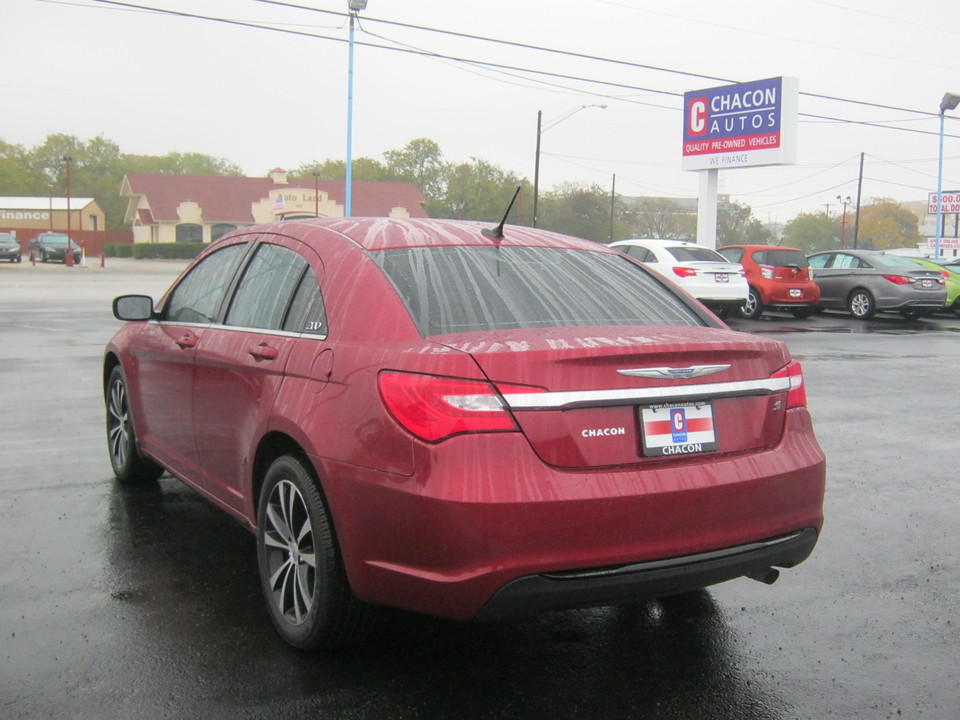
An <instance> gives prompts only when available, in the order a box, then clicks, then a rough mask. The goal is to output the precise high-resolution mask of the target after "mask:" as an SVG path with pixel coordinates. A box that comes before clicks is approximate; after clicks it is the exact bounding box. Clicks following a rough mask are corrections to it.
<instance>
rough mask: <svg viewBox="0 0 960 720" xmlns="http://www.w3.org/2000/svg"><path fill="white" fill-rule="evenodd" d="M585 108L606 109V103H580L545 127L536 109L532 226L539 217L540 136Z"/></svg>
mask: <svg viewBox="0 0 960 720" xmlns="http://www.w3.org/2000/svg"><path fill="white" fill-rule="evenodd" d="M587 108H600V109H601V110H606V109H607V106H606V105H581V106H580V107H576V108H574V109H573V110H570V111H569V112H567V113H566V114H565V115H561V116H560V118H559V119H557V120H554V121H553V122H552V123H550V124H549V125H547V126H546V127H542V122H543V111H542V110H537V151H536V156H535V159H534V162H533V226H534V227H539V225H538V224H537V222H538V220H539V217H538V216H537V204H538V201H539V199H540V136H541V135H543V133H545V132H546V131H547V130H549V129H550V128H552V127H555V126H557V125H559V124H560V123H562V122H563V121H564V120H569V119H570V118H572V117H573V116H574V115H576V114H577V113H578V112H580V111H581V110H586V109H587Z"/></svg>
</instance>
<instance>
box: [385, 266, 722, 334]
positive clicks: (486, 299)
mask: <svg viewBox="0 0 960 720" xmlns="http://www.w3.org/2000/svg"><path fill="white" fill-rule="evenodd" d="M374 258H375V260H376V261H377V262H378V263H379V265H380V267H381V268H382V269H383V271H384V273H385V274H386V275H387V277H388V278H389V279H390V281H391V282H392V283H393V285H394V287H395V288H396V289H397V292H398V293H399V294H400V297H401V298H402V299H403V302H404V303H405V304H406V307H407V310H408V311H409V312H410V316H411V317H412V318H413V321H414V322H415V323H416V325H417V328H418V329H419V331H420V333H421V335H424V336H428V335H444V334H447V333H457V332H468V331H475V330H503V329H510V328H528V327H571V326H590V325H704V324H705V323H704V321H703V320H702V319H701V318H700V316H699V315H697V314H696V313H695V312H694V311H693V310H692V309H691V308H690V307H689V306H687V305H686V304H685V303H684V302H683V301H682V300H680V298H678V297H677V296H676V295H674V294H673V293H672V292H671V291H669V290H667V289H666V288H665V287H664V286H663V285H661V284H660V283H659V282H658V281H656V280H655V279H653V278H652V277H650V276H649V275H648V274H647V273H645V272H644V271H643V270H641V269H639V268H638V267H637V266H636V265H635V264H633V263H632V262H630V261H629V260H627V259H626V258H625V257H623V256H622V255H608V254H605V253H596V252H586V251H581V250H567V249H560V248H528V247H507V248H500V249H497V248H492V247H431V248H403V249H396V250H382V251H379V252H377V253H374Z"/></svg>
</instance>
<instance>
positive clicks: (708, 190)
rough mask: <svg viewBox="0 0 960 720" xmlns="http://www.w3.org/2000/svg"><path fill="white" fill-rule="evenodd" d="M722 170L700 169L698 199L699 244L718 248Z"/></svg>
mask: <svg viewBox="0 0 960 720" xmlns="http://www.w3.org/2000/svg"><path fill="white" fill-rule="evenodd" d="M719 177H720V171H719V170H718V169H716V168H710V169H709V170H701V171H700V197H699V199H698V200H697V244H698V245H706V246H707V247H708V248H712V249H714V250H716V249H717V186H718V184H719Z"/></svg>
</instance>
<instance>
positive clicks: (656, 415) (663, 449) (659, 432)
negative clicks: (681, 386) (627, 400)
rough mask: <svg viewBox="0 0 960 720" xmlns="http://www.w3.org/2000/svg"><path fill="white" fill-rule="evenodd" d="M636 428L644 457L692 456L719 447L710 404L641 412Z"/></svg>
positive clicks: (691, 404) (688, 404) (660, 406)
mask: <svg viewBox="0 0 960 720" xmlns="http://www.w3.org/2000/svg"><path fill="white" fill-rule="evenodd" d="M640 427H641V434H642V436H643V454H644V456H645V457H661V456H665V455H693V454H696V453H703V452H709V451H711V450H716V449H717V448H718V447H719V444H718V443H717V433H716V429H715V428H714V425H713V405H711V404H710V403H683V404H678V405H652V406H650V407H645V408H642V409H641V410H640Z"/></svg>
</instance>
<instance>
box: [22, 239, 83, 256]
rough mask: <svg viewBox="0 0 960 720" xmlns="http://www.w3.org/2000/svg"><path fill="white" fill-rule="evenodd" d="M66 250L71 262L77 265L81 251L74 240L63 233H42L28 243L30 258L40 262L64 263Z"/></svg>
mask: <svg viewBox="0 0 960 720" xmlns="http://www.w3.org/2000/svg"><path fill="white" fill-rule="evenodd" d="M68 248H69V252H71V254H72V255H73V262H75V263H79V262H80V260H81V258H82V254H81V253H82V251H81V250H80V246H79V245H77V241H76V240H74V239H73V238H71V237H68V236H67V235H66V234H64V233H58V232H42V233H40V234H39V235H37V236H36V237H35V238H33V240H31V241H30V257H31V258H33V259H34V260H39V261H40V262H50V261H52V260H55V261H57V262H66V261H67V252H68Z"/></svg>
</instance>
